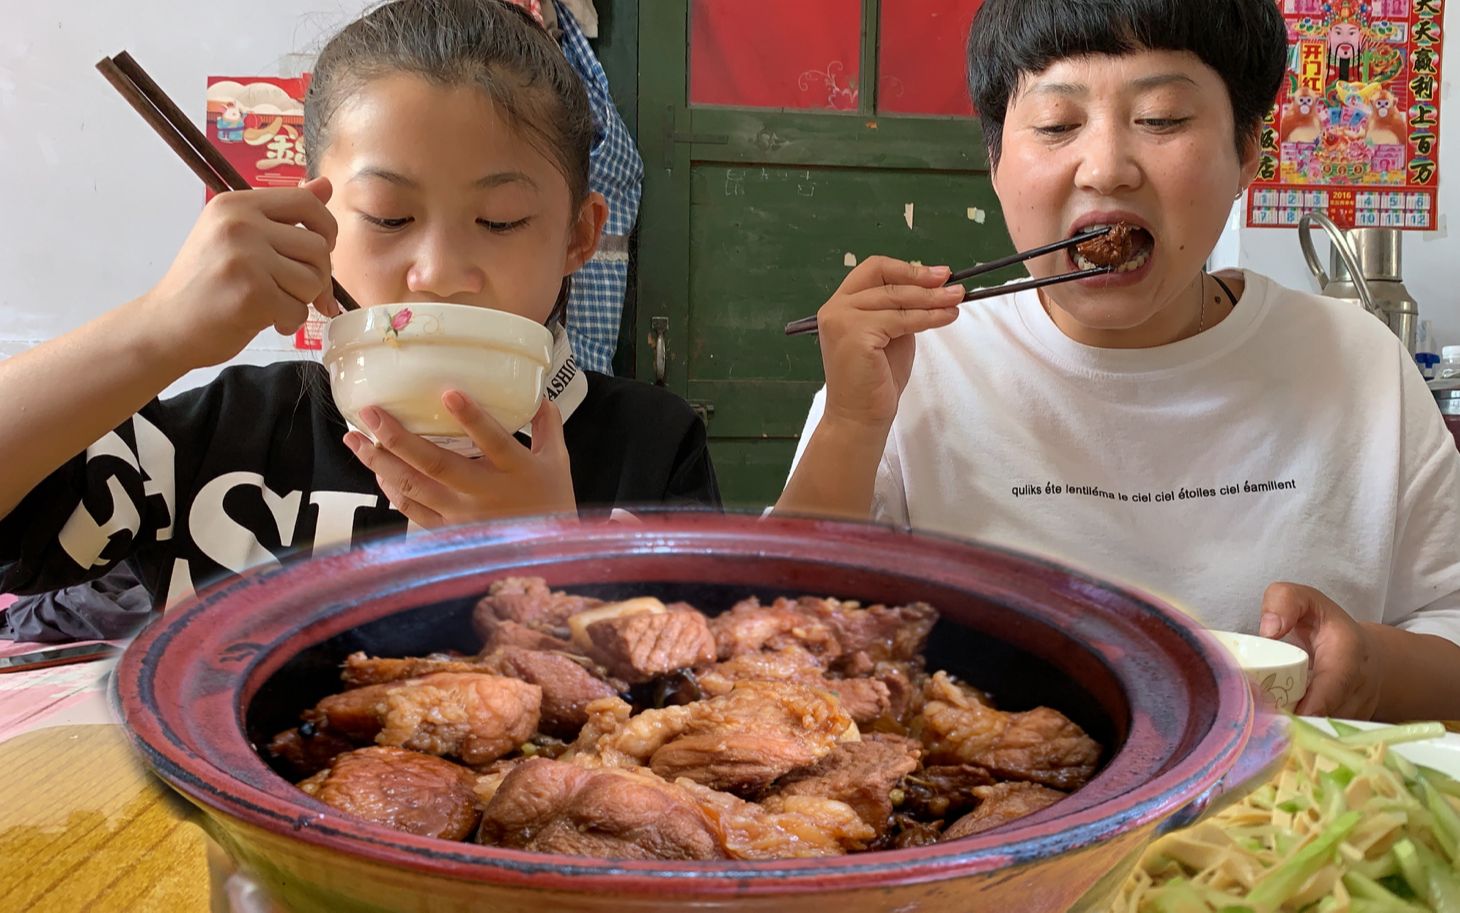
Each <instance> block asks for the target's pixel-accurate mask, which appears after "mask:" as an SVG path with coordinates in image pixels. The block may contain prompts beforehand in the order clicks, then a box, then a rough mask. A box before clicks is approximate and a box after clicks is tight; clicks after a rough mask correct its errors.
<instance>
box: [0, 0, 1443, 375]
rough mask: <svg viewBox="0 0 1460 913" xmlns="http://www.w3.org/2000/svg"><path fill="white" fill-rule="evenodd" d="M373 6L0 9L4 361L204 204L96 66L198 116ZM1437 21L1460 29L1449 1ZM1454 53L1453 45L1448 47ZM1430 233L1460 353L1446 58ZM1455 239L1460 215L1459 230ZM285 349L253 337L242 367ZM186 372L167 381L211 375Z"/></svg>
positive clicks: (141, 266)
mask: <svg viewBox="0 0 1460 913" xmlns="http://www.w3.org/2000/svg"><path fill="white" fill-rule="evenodd" d="M368 3H369V0H304V2H297V0H294V2H291V0H252V2H250V3H248V4H236V5H230V6H213V5H209V4H204V3H199V2H197V0H134V2H117V3H108V2H100V0H92V2H84V3H81V2H72V0H62V2H60V3H37V2H31V0H0V358H3V357H6V356H9V355H13V354H15V353H16V352H20V351H23V350H25V349H27V348H29V347H31V346H33V345H35V343H36V342H37V341H39V340H42V339H47V338H50V337H52V336H55V335H57V334H60V333H63V332H65V331H66V330H69V329H71V328H73V327H75V326H77V325H79V324H81V323H84V322H85V321H87V320H90V319H91V318H93V317H95V316H97V315H98V314H100V313H101V312H102V311H104V310H106V309H108V308H110V307H113V306H115V305H116V304H119V303H121V302H123V301H126V300H128V299H130V298H133V297H135V296H137V295H139V294H141V293H142V292H144V291H146V290H147V289H148V288H150V287H151V286H152V284H153V283H154V282H156V281H157V279H158V278H160V277H161V275H162V274H163V272H164V271H165V270H166V268H167V265H168V263H169V262H170V261H171V258H172V256H173V254H174V253H175V252H176V251H177V249H178V247H179V246H180V245H181V243H182V241H183V238H184V237H186V235H187V232H188V229H189V228H190V227H191V225H192V223H193V220H194V219H195V218H196V217H197V213H198V210H199V208H200V207H201V205H202V200H203V190H202V187H201V185H200V184H199V182H198V180H197V179H196V178H195V177H194V176H193V175H192V173H191V172H189V171H188V170H187V169H186V168H185V167H184V166H183V165H182V164H181V163H180V162H178V161H177V160H176V159H175V158H174V157H173V155H172V153H171V152H169V151H168V149H167V148H166V147H165V146H164V145H163V144H162V142H161V140H159V139H158V138H157V137H156V136H154V135H153V134H152V132H151V130H150V129H148V128H147V126H146V125H145V124H144V123H143V122H142V120H141V119H140V118H139V117H137V115H136V114H135V113H134V112H133V111H132V110H131V108H129V107H128V106H127V104H126V103H125V102H124V101H122V99H121V97H120V96H118V95H117V94H116V92H115V91H113V90H112V88H111V87H110V86H109V85H107V83H106V81H105V80H103V79H102V78H101V76H100V74H98V73H97V72H96V71H95V69H94V65H95V63H96V61H97V60H98V59H100V58H101V57H102V56H103V55H105V54H111V53H115V52H117V51H119V50H123V49H126V50H129V51H131V52H132V54H133V56H135V57H136V58H137V59H138V61H139V62H141V63H142V64H143V66H145V67H147V69H148V71H149V72H150V73H152V75H153V77H154V78H156V79H157V81H158V82H159V83H161V84H162V86H163V87H164V88H166V89H167V90H168V92H169V94H171V95H173V97H174V99H175V100H176V101H177V102H178V103H179V104H180V105H181V106H182V107H183V108H184V110H187V111H190V112H194V113H195V115H196V116H198V117H199V119H200V121H201V115H202V111H203V94H204V89H205V86H206V79H207V77H208V76H209V75H222V74H234V75H265V76H267V75H294V74H296V73H299V72H301V71H303V70H305V69H307V68H308V66H309V62H310V61H311V60H312V59H313V56H314V51H315V50H317V49H318V47H319V45H320V44H321V43H322V41H323V40H324V38H325V37H326V36H327V35H329V34H330V33H331V32H332V31H334V29H336V28H337V27H338V26H339V25H340V24H342V23H343V22H345V21H346V20H348V19H349V18H350V17H352V16H354V15H356V14H357V13H358V12H359V10H361V9H363V8H364V7H365V6H367V5H368ZM1453 6H1455V7H1456V8H1455V9H1452V10H1449V11H1447V13H1446V18H1445V24H1446V26H1450V25H1460V4H1454V5H1453ZM1448 50H1449V52H1450V53H1451V54H1460V42H1457V40H1456V39H1453V38H1452V40H1451V41H1450V42H1449V47H1448ZM1444 72H1445V79H1444V86H1443V97H1444V98H1445V99H1446V100H1447V101H1448V102H1449V104H1448V105H1445V106H1444V107H1442V112H1443V113H1442V116H1441V135H1440V157H1441V162H1442V171H1441V174H1442V180H1441V190H1440V206H1439V209H1440V220H1441V225H1442V228H1441V230H1440V231H1438V232H1424V233H1407V234H1406V239H1405V242H1406V243H1405V279H1406V284H1407V285H1408V287H1409V289H1410V291H1411V292H1412V293H1413V294H1414V296H1415V298H1416V300H1417V301H1418V302H1419V306H1420V312H1421V315H1422V316H1423V317H1424V318H1426V319H1429V320H1432V321H1433V322H1434V325H1435V332H1436V335H1437V336H1438V337H1439V341H1440V342H1442V343H1443V342H1452V343H1457V344H1460V281H1457V280H1460V240H1457V239H1456V238H1455V237H1452V236H1451V235H1450V233H1449V230H1448V227H1449V226H1448V222H1449V221H1451V220H1460V99H1457V98H1456V96H1455V95H1454V85H1455V81H1454V79H1453V78H1452V77H1451V75H1450V74H1452V73H1454V72H1456V68H1455V67H1454V66H1450V65H1449V63H1448V62H1447V64H1446V66H1445V69H1444ZM1457 231H1460V221H1457ZM1213 259H1214V261H1215V262H1216V263H1217V264H1218V265H1227V264H1231V263H1234V262H1235V263H1239V264H1240V265H1242V266H1245V267H1249V268H1251V269H1255V270H1258V271H1260V272H1263V273H1266V274H1267V275H1270V276H1272V277H1273V278H1275V279H1277V280H1278V281H1280V282H1282V283H1284V284H1286V285H1291V286H1294V287H1298V288H1314V289H1315V290H1316V286H1315V285H1314V283H1313V282H1312V280H1311V279H1310V277H1309V275H1308V272H1307V269H1306V268H1305V267H1304V265H1303V261H1302V257H1301V256H1300V254H1299V252H1298V242H1297V238H1296V237H1295V235H1294V232H1293V231H1292V230H1291V229H1241V230H1238V228H1237V227H1236V222H1235V221H1234V223H1233V225H1232V230H1231V233H1230V234H1229V235H1228V236H1227V237H1225V238H1224V239H1223V240H1222V242H1221V243H1220V244H1219V245H1218V249H1217V251H1216V253H1215V255H1214V258H1213ZM298 354H299V353H297V352H296V351H295V350H294V349H293V347H292V344H291V341H290V340H288V339H285V338H281V337H279V336H277V335H274V334H272V333H267V334H264V335H261V336H260V337H259V338H258V339H257V340H255V342H254V343H253V344H252V345H251V346H250V348H249V350H248V351H247V352H245V354H244V356H243V360H247V361H253V362H266V361H270V360H275V359H278V358H284V357H295V356H297V355H298ZM211 373H212V372H195V373H194V374H193V375H190V376H189V377H188V378H185V379H184V381H183V382H182V383H180V384H179V385H176V386H175V388H174V389H177V388H178V387H183V386H188V385H191V384H194V383H197V382H199V381H201V380H202V379H204V378H206V377H207V376H210V375H211Z"/></svg>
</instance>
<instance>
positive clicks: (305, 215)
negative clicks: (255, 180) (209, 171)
mask: <svg viewBox="0 0 1460 913" xmlns="http://www.w3.org/2000/svg"><path fill="white" fill-rule="evenodd" d="M330 193H331V188H330V183H329V181H327V180H325V179H323V178H318V179H315V180H313V181H310V182H309V183H307V184H305V185H303V186H302V187H297V188H296V187H288V188H273V189H264V190H249V191H243V192H231V193H221V194H219V195H218V196H216V197H214V198H213V199H212V200H210V201H209V202H208V205H207V206H205V207H204V208H203V214H202V215H200V216H199V217H198V221H197V222H196V223H195V224H194V225H193V230H192V232H191V233H189V235H188V238H187V240H186V241H185V242H183V246H182V249H181V250H180V251H179V252H178V254H177V257H176V258H174V260H173V261H172V266H171V267H169V268H168V271H167V275H165V276H163V277H162V281H161V282H159V283H157V285H156V286H155V287H154V288H153V289H152V290H151V291H149V292H148V293H147V294H145V295H143V296H142V297H141V298H139V299H137V301H136V302H134V306H135V307H137V308H140V309H141V313H140V314H139V315H138V319H141V320H144V321H146V324H145V325H146V326H148V327H150V328H151V331H152V332H153V333H155V334H157V337H158V338H159V339H162V340H171V344H170V345H169V346H167V349H168V350H169V351H175V352H177V353H179V355H180V356H181V357H182V358H184V359H186V360H187V364H186V365H184V366H182V367H183V368H184V369H186V368H198V367H205V366H207V365H214V364H219V363H221V362H225V361H227V360H228V359H230V358H232V357H233V356H235V355H237V354H238V353H239V352H240V351H241V350H242V349H243V347H244V346H246V345H248V343H249V342H250V341H251V340H252V339H253V338H254V337H255V336H257V335H258V334H259V333H260V332H261V331H263V330H265V329H267V328H268V327H270V326H272V327H274V328H275V329H277V330H278V331H279V332H280V333H283V334H289V333H293V332H294V331H295V330H297V329H299V327H300V326H301V325H302V324H303V323H304V320H305V318H306V317H307V316H308V314H309V311H308V305H309V304H310V303H313V304H314V305H315V307H316V308H318V309H319V311H320V313H322V314H325V315H326V316H334V315H335V314H336V313H338V312H339V308H338V305H336V304H335V301H334V296H333V294H332V293H331V290H330V251H331V250H332V249H333V248H334V245H335V232H336V227H337V226H336V223H335V218H334V216H332V215H331V214H330V211H329V210H328V209H327V208H325V205H324V204H325V201H327V200H328V199H329V198H330Z"/></svg>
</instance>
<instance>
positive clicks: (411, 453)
mask: <svg viewBox="0 0 1460 913" xmlns="http://www.w3.org/2000/svg"><path fill="white" fill-rule="evenodd" d="M441 402H442V403H443V404H444V405H445V406H446V408H447V410H448V411H449V412H450V413H451V414H452V416H453V417H455V418H456V420H457V422H459V423H460V424H461V428H462V430H463V431H465V432H466V434H467V436H468V437H470V438H471V439H472V441H473V442H474V443H475V444H476V446H477V449H478V450H480V451H481V452H482V456H481V457H480V458H479V459H470V458H468V457H464V456H462V455H460V454H456V453H452V452H451V451H449V450H446V449H444V448H441V447H438V446H436V445H435V444H433V443H431V442H430V441H427V440H425V439H424V438H422V437H420V436H418V435H415V434H411V433H410V432H409V431H407V430H405V428H403V427H402V426H401V424H400V422H398V421H396V420H395V419H394V418H392V417H391V416H390V415H389V414H387V413H386V412H385V411H384V410H381V409H377V408H375V407H373V406H372V407H369V408H366V409H364V410H362V411H361V413H360V419H361V421H363V422H364V423H365V424H366V426H367V427H369V428H370V431H371V433H373V434H374V435H375V439H376V441H377V443H374V444H372V443H371V442H370V439H369V438H367V437H366V436H365V435H363V434H360V433H359V432H357V431H351V432H350V433H349V434H346V435H345V444H346V445H347V446H348V447H349V448H350V449H351V450H352V451H354V453H355V456H356V457H357V458H358V459H359V460H360V462H361V463H363V464H365V467H366V468H367V469H369V470H370V471H371V472H373V473H375V479H376V481H377V482H378V483H379V484H380V490H381V491H382V492H384V493H385V496H386V497H387V498H388V499H390V503H391V504H393V505H395V508H396V510H399V511H400V512H401V513H403V514H405V515H406V516H407V517H409V518H410V519H411V520H413V521H415V523H416V524H417V525H418V526H423V527H427V528H436V527H441V526H453V525H456V524H458V523H470V522H472V521H475V520H486V519H490V518H492V517H510V516H518V515H522V514H550V513H568V512H572V511H575V510H577V501H576V500H575V499H574V497H573V476H572V472H571V470H570V467H569V463H568V448H567V445H566V444H565V443H564V442H563V419H562V416H561V415H559V413H558V407H557V406H555V405H553V404H552V403H551V402H549V401H548V400H546V399H545V400H543V403H542V405H541V406H540V407H538V410H537V414H536V415H534V416H533V417H532V449H531V450H529V449H528V448H526V447H524V446H522V444H520V443H518V441H517V439H516V438H515V437H513V436H512V433H511V432H510V431H507V430H506V429H505V428H503V427H502V426H501V425H500V424H498V423H497V421H496V420H495V419H493V418H492V417H491V416H490V415H488V414H487V413H486V412H484V411H483V410H482V409H481V407H480V406H478V405H477V404H476V403H474V402H472V401H471V400H470V399H468V398H467V397H466V395H464V394H462V393H460V392H458V391H456V390H449V391H447V392H446V393H445V394H444V395H443V396H442V397H441Z"/></svg>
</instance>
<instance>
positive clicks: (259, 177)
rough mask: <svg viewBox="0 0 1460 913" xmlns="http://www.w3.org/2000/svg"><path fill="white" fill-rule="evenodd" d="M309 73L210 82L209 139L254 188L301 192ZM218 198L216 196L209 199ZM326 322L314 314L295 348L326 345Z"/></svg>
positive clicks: (222, 78)
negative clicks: (276, 188)
mask: <svg viewBox="0 0 1460 913" xmlns="http://www.w3.org/2000/svg"><path fill="white" fill-rule="evenodd" d="M308 88H309V74H307V73H306V74H305V75H303V76H296V77H278V76H210V77H208V124H207V130H206V132H207V135H208V140H209V141H210V142H212V143H213V145H214V146H216V147H217V148H218V151H220V152H222V153H223V157H224V158H226V159H228V162H229V164H231V165H232V166H233V167H234V168H235V169H237V170H238V173H239V174H241V175H243V177H244V179H245V180H247V181H248V183H249V185H250V186H252V187H296V186H298V184H299V182H300V181H302V180H304V178H305V171H306V165H307V160H306V159H305V157H304V93H305V91H306V90H308ZM212 198H213V193H212V191H209V192H208V199H212ZM323 328H324V318H323V317H321V316H320V315H318V314H315V313H314V312H313V311H312V310H311V312H310V317H309V319H308V320H307V321H305V323H304V326H302V327H300V328H299V331H298V332H297V333H295V334H294V348H296V349H319V348H322V346H323V337H322V333H323Z"/></svg>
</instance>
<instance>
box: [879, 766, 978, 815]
mask: <svg viewBox="0 0 1460 913" xmlns="http://www.w3.org/2000/svg"><path fill="white" fill-rule="evenodd" d="M993 783H994V778H993V775H992V774H990V773H989V772H988V770H986V769H985V768H982V767H979V766H978V765H976V764H933V765H929V766H926V767H922V768H920V769H919V770H918V771H917V772H916V773H914V774H913V775H911V776H909V777H908V778H907V779H906V780H904V781H903V784H902V792H903V800H902V808H901V810H902V811H906V812H908V813H909V814H913V815H917V816H918V817H919V818H922V819H924V820H931V819H936V818H941V819H943V820H945V821H952V820H953V819H955V818H957V817H959V816H960V815H963V814H965V813H966V812H968V811H969V810H971V809H972V808H973V807H974V806H975V805H976V804H978V799H977V798H975V796H974V793H973V791H974V789H975V788H977V787H980V786H992V785H993Z"/></svg>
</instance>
